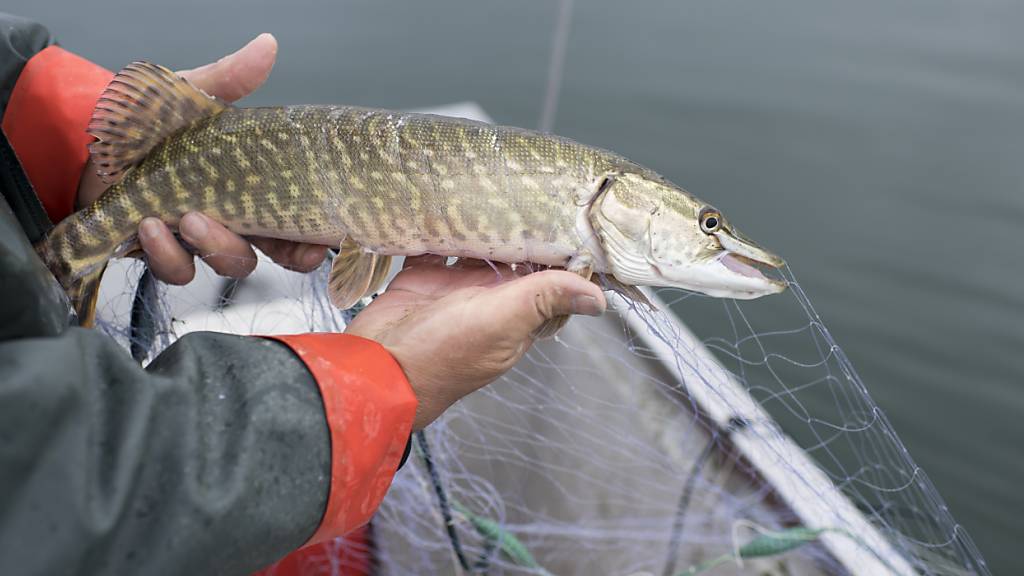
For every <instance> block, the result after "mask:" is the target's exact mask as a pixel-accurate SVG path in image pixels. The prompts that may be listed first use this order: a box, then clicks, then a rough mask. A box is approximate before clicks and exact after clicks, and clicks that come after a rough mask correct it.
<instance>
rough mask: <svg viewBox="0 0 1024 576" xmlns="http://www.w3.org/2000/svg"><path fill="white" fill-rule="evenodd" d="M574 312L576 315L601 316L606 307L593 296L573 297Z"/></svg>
mask: <svg viewBox="0 0 1024 576" xmlns="http://www.w3.org/2000/svg"><path fill="white" fill-rule="evenodd" d="M572 311H573V313H574V314H586V315H587V316H600V315H601V314H604V305H602V304H601V303H600V302H598V300H597V298H594V297H593V296H586V295H578V296H573V297H572Z"/></svg>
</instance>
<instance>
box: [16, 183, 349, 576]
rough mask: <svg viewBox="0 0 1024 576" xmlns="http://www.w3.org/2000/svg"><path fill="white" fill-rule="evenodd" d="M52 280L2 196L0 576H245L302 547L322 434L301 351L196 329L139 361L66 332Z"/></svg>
mask: <svg viewBox="0 0 1024 576" xmlns="http://www.w3.org/2000/svg"><path fill="white" fill-rule="evenodd" d="M53 282H54V280H53V278H52V276H49V275H48V272H47V271H46V270H45V269H43V268H42V264H41V263H40V262H39V260H38V259H36V258H35V256H34V254H33V253H32V251H31V248H30V246H29V245H28V243H27V241H26V240H25V239H24V236H22V235H21V234H20V230H18V227H17V224H16V223H15V222H14V219H13V216H12V214H11V212H10V210H9V209H8V208H7V206H6V204H5V203H3V201H2V200H0V574H4V575H30V574H118V575H120V574H238V575H242V574H248V573H249V572H251V571H253V570H255V569H258V568H260V567H262V566H265V565H267V564H269V563H271V562H273V561H274V560H276V559H278V558H280V557H282V556H284V555H285V554H287V553H288V552H290V551H291V550H293V549H295V548H297V547H299V546H301V545H302V544H303V543H304V542H305V541H306V540H307V539H308V538H309V537H310V536H311V535H312V534H313V532H314V531H315V530H316V528H317V526H318V524H319V522H320V519H321V516H322V514H323V511H324V507H325V505H326V501H327V496H328V490H329V479H330V453H329V451H330V440H329V435H328V434H329V432H328V427H327V424H326V420H325V416H324V408H323V405H322V401H321V398H320V395H319V392H318V390H317V386H316V383H315V382H314V380H313V378H312V376H311V375H310V374H309V372H308V371H307V370H306V368H305V367H304V365H303V364H302V363H301V362H300V361H299V360H298V359H297V358H296V357H295V356H294V354H293V353H292V352H291V351H290V350H289V349H288V348H286V347H285V346H283V345H281V344H279V343H276V342H271V341H267V340H263V339H256V338H242V337H237V336H228V335H216V334H195V335H189V336H186V337H184V338H182V339H181V340H180V341H178V342H177V343H175V344H174V345H172V346H171V347H170V348H168V349H167V350H166V351H165V352H164V353H163V354H161V355H160V356H159V357H158V358H157V359H156V360H154V361H153V362H152V363H151V364H150V365H149V367H148V368H147V369H146V370H143V369H142V368H141V367H140V366H139V365H138V364H135V363H134V362H133V361H132V360H131V358H130V357H129V356H128V354H127V353H126V352H125V351H124V350H123V349H121V348H119V347H118V346H117V345H116V344H115V343H114V341H113V340H112V339H110V338H108V337H107V336H105V335H104V334H102V333H100V332H97V331H92V330H86V329H81V328H66V329H65V328H63V327H62V326H61V319H66V318H67V308H66V307H64V306H65V305H64V303H63V302H62V300H61V298H60V293H59V291H57V290H55V289H54V288H53ZM26 311H28V312H26Z"/></svg>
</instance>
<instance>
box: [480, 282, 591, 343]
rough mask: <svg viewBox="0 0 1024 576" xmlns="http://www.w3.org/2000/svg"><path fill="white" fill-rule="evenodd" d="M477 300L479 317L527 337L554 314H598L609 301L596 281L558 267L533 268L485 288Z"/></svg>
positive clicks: (554, 315)
mask: <svg viewBox="0 0 1024 576" xmlns="http://www.w3.org/2000/svg"><path fill="white" fill-rule="evenodd" d="M476 304H478V305H479V306H481V307H482V308H481V312H482V317H486V318H488V322H489V323H493V325H494V326H502V327H503V329H504V330H510V331H512V333H513V334H516V335H517V336H522V337H526V336H528V335H529V334H531V333H532V332H533V331H534V330H536V329H537V328H539V327H540V325H541V324H543V323H544V322H545V321H547V320H550V319H551V318H554V317H556V316H567V315H570V314H586V315H588V316H600V315H601V314H603V313H604V311H605V308H607V306H608V303H607V302H606V301H605V298H604V293H603V292H602V291H601V288H599V287H598V286H597V285H596V284H594V283H593V282H588V281H587V280H584V279H583V278H581V277H579V276H578V275H576V274H572V273H570V272H564V271H561V270H546V271H544V272H536V273H534V274H530V275H527V276H524V277H522V278H518V279H516V280H513V281H511V282H507V283H505V284H502V285H501V286H498V287H496V288H494V289H492V290H488V291H487V292H486V293H485V294H484V295H483V297H482V298H479V299H477V302H476Z"/></svg>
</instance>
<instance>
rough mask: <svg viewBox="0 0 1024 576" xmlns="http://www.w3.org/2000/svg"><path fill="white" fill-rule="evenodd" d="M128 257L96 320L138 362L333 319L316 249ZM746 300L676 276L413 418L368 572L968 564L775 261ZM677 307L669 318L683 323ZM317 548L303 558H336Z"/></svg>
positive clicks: (932, 496)
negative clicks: (174, 280) (232, 262)
mask: <svg viewBox="0 0 1024 576" xmlns="http://www.w3.org/2000/svg"><path fill="white" fill-rule="evenodd" d="M198 268H199V270H198V273H197V278H196V280H195V281H194V282H193V283H192V284H190V285H189V286H187V287H184V288H178V287H167V286H164V285H162V284H160V283H158V282H156V281H154V280H153V279H152V277H151V276H150V275H149V274H148V273H146V272H144V270H145V266H144V265H143V264H142V263H141V262H139V261H134V260H118V261H115V262H114V264H113V265H112V267H111V268H110V269H109V270H108V272H107V274H106V277H105V278H104V284H103V288H102V290H101V300H100V304H99V325H100V327H101V329H103V330H106V331H107V332H108V333H109V334H111V335H112V336H113V337H114V338H116V339H118V341H119V342H121V343H122V344H123V345H124V346H125V347H126V348H129V349H130V350H131V351H132V353H133V354H134V355H135V356H136V358H138V359H139V360H140V361H142V362H145V361H147V359H149V358H152V357H153V356H154V355H155V354H157V353H158V352H159V351H160V350H162V349H163V348H164V347H166V346H167V345H168V344H170V343H171V342H173V341H174V340H175V339H177V338H178V337H180V336H181V335H182V334H184V333H187V332H190V331H195V330H210V329H212V330H221V331H229V332H235V333H241V334H249V333H260V334H270V333H289V332H305V331H323V330H340V329H343V327H344V325H345V321H346V319H348V317H347V315H349V314H352V312H340V311H338V310H336V309H334V308H333V307H331V305H330V303H329V301H328V299H327V297H326V294H325V286H326V280H327V279H326V275H327V267H326V266H325V267H323V268H321V269H320V270H318V271H316V272H313V273H311V274H308V275H303V274H296V273H293V272H289V271H286V270H284V269H282V268H280V267H277V266H275V265H273V264H272V263H270V262H269V261H265V260H264V261H261V263H260V265H259V266H258V267H257V270H256V272H255V273H254V274H253V275H252V276H251V277H250V278H248V279H246V280H245V281H244V282H242V283H240V284H239V283H232V282H228V281H226V280H224V279H221V278H218V277H216V276H215V275H214V274H213V273H212V272H211V271H210V270H209V269H208V268H206V267H205V266H198ZM786 275H787V279H788V280H789V281H790V282H791V289H790V290H788V291H787V292H785V293H784V294H782V295H778V296H772V297H768V298H763V299H760V300H755V301H750V302H737V301H732V300H720V299H714V298H708V297H704V296H701V295H697V294H692V293H688V292H684V291H678V290H663V291H660V292H659V293H658V301H659V306H658V308H659V309H658V310H657V311H652V310H648V309H646V308H644V307H637V306H635V305H631V304H630V303H628V302H625V301H622V300H620V299H617V298H616V299H613V301H612V303H613V305H614V310H610V311H609V313H608V314H606V315H605V316H604V317H602V318H582V317H581V318H575V319H573V320H572V321H571V322H570V323H569V326H568V327H567V328H566V329H565V330H563V331H562V332H561V333H560V334H559V336H558V337H557V338H556V339H554V340H549V341H544V342H541V343H539V344H538V345H536V346H535V347H534V348H533V349H532V350H531V351H530V352H529V353H528V354H527V356H526V357H525V358H524V359H523V360H522V361H521V362H520V363H519V364H518V365H517V366H516V367H515V369H513V370H512V371H511V372H510V373H508V374H507V375H506V376H505V377H503V378H501V379H500V380H499V381H497V382H495V383H494V384H492V385H491V386H489V387H487V388H485V389H482V390H480V391H479V392H477V393H474V394H472V395H471V396H469V397H467V398H465V399H464V400H463V401H461V402H459V403H458V404H456V405H455V406H454V407H453V408H452V409H450V410H449V411H448V412H446V413H445V414H444V415H443V416H442V417H441V418H440V419H439V420H438V421H437V422H435V423H434V424H432V425H431V426H430V427H429V428H428V429H427V430H426V431H425V432H424V433H422V434H418V435H417V436H416V437H415V438H414V442H413V444H414V450H413V453H412V455H411V457H410V459H409V461H408V463H407V464H406V466H405V467H404V468H403V469H402V470H401V471H399V473H398V474H397V475H396V477H395V480H394V483H393V485H392V487H391V490H390V492H389V493H388V495H387V497H386V499H385V501H384V504H383V505H382V506H381V508H380V510H379V512H378V513H377V515H376V516H375V518H374V519H373V522H372V530H373V542H374V552H373V561H374V562H375V564H376V566H377V567H378V568H379V571H380V572H379V573H382V574H557V575H570V574H580V575H583V574H588V575H590V574H611V575H621V576H627V575H637V574H652V575H661V574H665V575H674V574H683V573H687V574H696V573H702V574H703V573H707V574H736V573H743V574H747V573H750V574H844V573H857V574H886V573H894V574H974V573H978V574H984V573H987V569H986V567H985V564H984V561H983V559H982V558H981V556H980V554H979V552H978V551H977V549H976V548H975V547H974V545H973V544H972V542H971V540H970V538H969V537H968V536H967V534H966V533H965V532H964V530H963V529H962V528H961V527H960V526H959V525H958V524H957V522H956V521H955V519H954V518H953V517H952V516H951V515H950V513H949V510H948V509H947V508H946V506H945V505H944V503H943V501H942V498H941V497H940V496H939V494H938V493H937V492H936V490H935V488H934V487H933V486H932V484H931V483H930V481H929V480H928V478H927V476H926V475H925V473H924V472H923V471H922V470H921V469H920V468H918V467H917V466H916V465H915V464H914V462H913V460H912V459H911V457H910V455H909V454H908V453H907V451H906V449H905V448H904V447H903V445H902V444H901V443H900V441H899V439H898V437H897V436H896V434H895V432H894V431H893V429H892V427H891V426H890V424H889V422H888V421H887V420H886V418H885V416H884V414H883V413H882V411H881V410H880V409H879V408H878V406H877V405H875V404H874V402H872V400H871V398H870V397H869V396H868V393H867V391H866V390H865V388H864V386H863V385H862V383H861V381H860V380H859V379H858V377H857V375H856V373H855V372H854V370H853V368H852V366H851V365H850V363H849V361H848V360H847V359H846V357H845V356H844V355H843V353H842V350H841V349H840V348H839V347H838V346H837V345H836V344H835V342H834V341H833V340H832V338H831V336H830V335H829V333H828V331H827V330H826V328H825V326H824V325H823V323H822V321H821V319H820V318H819V317H818V315H817V314H816V313H815V311H814V309H813V308H812V307H811V305H810V302H809V300H808V299H807V297H806V295H805V294H804V293H803V291H802V290H801V289H800V285H799V283H798V282H797V281H796V279H795V278H794V277H793V276H792V275H791V274H790V273H789V272H788V271H787V272H786ZM680 319H683V320H685V325H684V324H683V323H682V322H681V321H680ZM346 546H348V544H347V543H346V542H345V541H344V540H339V541H337V542H336V543H335V544H334V549H333V551H331V550H328V551H327V552H325V553H324V558H323V559H322V560H323V561H322V562H319V563H316V565H315V566H311V567H310V570H311V571H310V573H317V574H319V573H325V574H329V573H339V572H338V571H339V570H340V569H341V563H340V562H339V561H338V559H339V558H342V557H344V556H347V557H351V555H352V554H353V553H355V554H366V553H368V552H367V551H366V550H355V551H354V552H353V551H352V550H347V551H346V550H344V549H345V548H346Z"/></svg>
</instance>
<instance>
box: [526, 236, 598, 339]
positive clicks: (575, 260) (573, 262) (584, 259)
mask: <svg viewBox="0 0 1024 576" xmlns="http://www.w3.org/2000/svg"><path fill="white" fill-rule="evenodd" d="M565 270H566V272H572V273H573V274H578V275H579V276H580V277H581V278H583V279H584V280H590V278H591V276H593V275H594V257H593V256H592V255H591V254H590V252H586V251H584V252H580V253H579V254H577V255H576V256H573V257H572V259H570V260H569V263H568V264H566V265H565ZM568 323H569V317H568V316H555V317H554V318H551V319H548V320H545V321H544V323H543V324H541V325H540V326H539V327H538V328H537V329H536V330H534V331H533V337H534V338H538V339H539V338H551V337H552V336H554V335H555V334H558V331H559V330H561V329H562V328H565V325H566V324H568Z"/></svg>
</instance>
